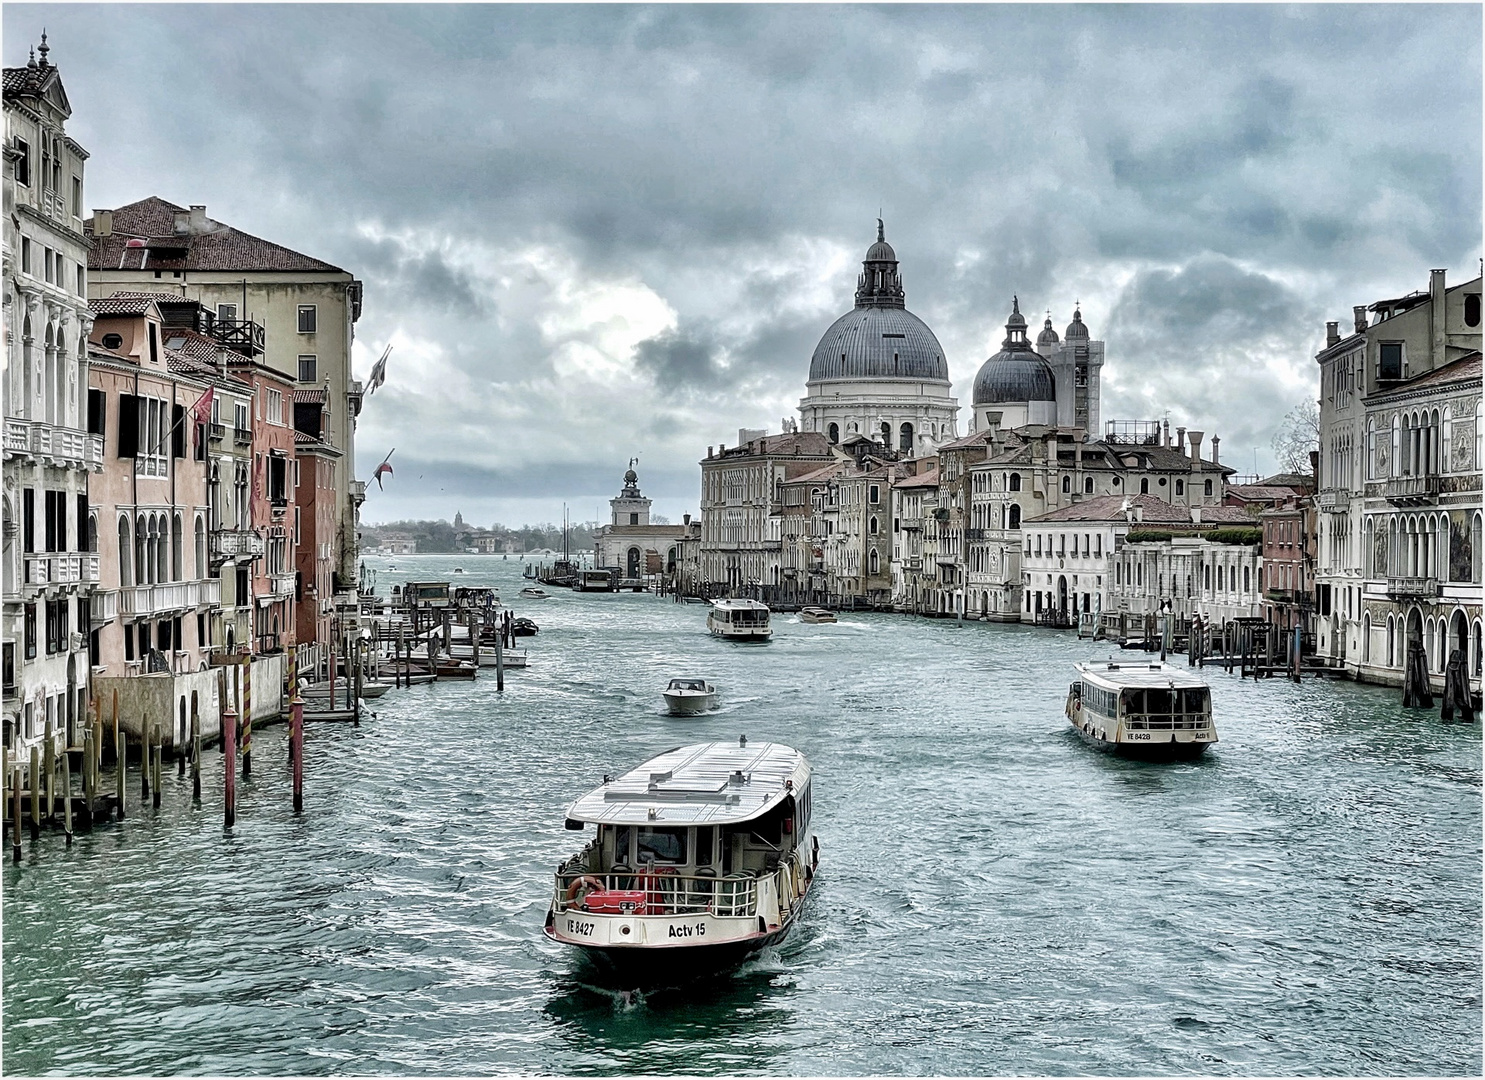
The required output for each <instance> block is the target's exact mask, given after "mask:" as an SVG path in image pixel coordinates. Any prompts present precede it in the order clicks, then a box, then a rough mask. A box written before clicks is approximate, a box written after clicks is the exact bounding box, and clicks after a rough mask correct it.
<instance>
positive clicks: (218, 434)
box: [206, 423, 227, 442]
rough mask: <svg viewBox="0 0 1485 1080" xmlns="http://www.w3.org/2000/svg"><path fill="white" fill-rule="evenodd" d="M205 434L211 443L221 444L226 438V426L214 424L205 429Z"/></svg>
mask: <svg viewBox="0 0 1485 1080" xmlns="http://www.w3.org/2000/svg"><path fill="white" fill-rule="evenodd" d="M206 434H207V437H208V438H209V439H211V441H212V442H221V441H222V440H223V439H225V438H226V437H227V425H226V424H215V423H214V424H211V425H210V426H208V427H207V429H206Z"/></svg>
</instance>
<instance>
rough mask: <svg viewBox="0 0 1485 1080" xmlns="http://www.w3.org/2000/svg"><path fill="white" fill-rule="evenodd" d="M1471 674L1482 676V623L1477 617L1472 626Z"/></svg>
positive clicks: (1477, 676) (1476, 676)
mask: <svg viewBox="0 0 1485 1080" xmlns="http://www.w3.org/2000/svg"><path fill="white" fill-rule="evenodd" d="M1470 657H1471V659H1470V674H1471V675H1473V676H1474V677H1475V678H1477V679H1478V678H1479V677H1480V659H1481V657H1480V623H1479V620H1478V619H1477V620H1476V621H1475V625H1474V626H1472V627H1470Z"/></svg>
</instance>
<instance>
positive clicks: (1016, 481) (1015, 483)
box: [1011, 472, 1021, 491]
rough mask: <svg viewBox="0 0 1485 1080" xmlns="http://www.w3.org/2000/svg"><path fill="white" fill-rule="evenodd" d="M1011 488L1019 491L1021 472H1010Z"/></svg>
mask: <svg viewBox="0 0 1485 1080" xmlns="http://www.w3.org/2000/svg"><path fill="white" fill-rule="evenodd" d="M1011 490H1012V491H1020V490H1021V474H1020V473H1016V472H1013V473H1011Z"/></svg>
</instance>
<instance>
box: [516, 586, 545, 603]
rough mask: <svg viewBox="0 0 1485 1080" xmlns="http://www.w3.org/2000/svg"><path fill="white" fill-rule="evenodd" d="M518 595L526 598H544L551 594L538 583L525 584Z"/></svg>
mask: <svg viewBox="0 0 1485 1080" xmlns="http://www.w3.org/2000/svg"><path fill="white" fill-rule="evenodd" d="M518 595H520V596H521V597H523V598H524V599H526V600H545V599H546V598H547V597H549V596H551V595H552V594H551V593H549V592H547V591H546V590H545V589H543V588H542V587H541V586H540V585H527V586H526V587H525V588H524V589H522V590H521V591H520V593H519V594H518Z"/></svg>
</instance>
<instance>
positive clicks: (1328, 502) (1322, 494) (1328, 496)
mask: <svg viewBox="0 0 1485 1080" xmlns="http://www.w3.org/2000/svg"><path fill="white" fill-rule="evenodd" d="M1315 506H1316V508H1317V509H1318V510H1319V511H1320V512H1321V513H1322V514H1339V513H1343V512H1344V511H1346V510H1349V509H1350V508H1351V492H1350V491H1349V490H1347V489H1346V488H1321V489H1320V491H1318V492H1317V493H1316V494H1315Z"/></svg>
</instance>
